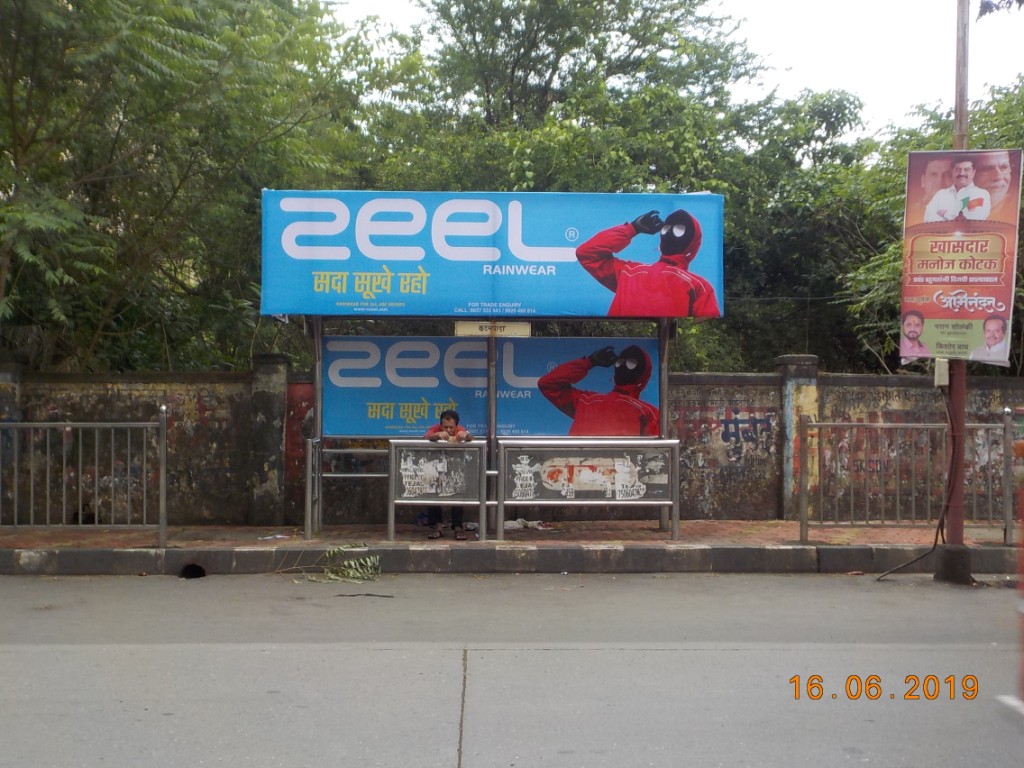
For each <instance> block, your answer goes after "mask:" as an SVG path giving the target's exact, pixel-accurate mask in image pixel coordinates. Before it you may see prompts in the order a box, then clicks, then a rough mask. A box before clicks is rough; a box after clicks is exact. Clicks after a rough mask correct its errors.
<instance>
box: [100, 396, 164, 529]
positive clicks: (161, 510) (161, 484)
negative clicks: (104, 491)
mask: <svg viewBox="0 0 1024 768" xmlns="http://www.w3.org/2000/svg"><path fill="white" fill-rule="evenodd" d="M96 513H97V514H99V507H98V506H97V509H96ZM160 548H161V549H166V548H167V406H166V405H161V406H160Z"/></svg>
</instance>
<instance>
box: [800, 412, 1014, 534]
mask: <svg viewBox="0 0 1024 768" xmlns="http://www.w3.org/2000/svg"><path fill="white" fill-rule="evenodd" d="M966 427H967V434H968V438H969V440H970V443H969V445H970V446H971V450H970V451H968V452H967V455H966V457H965V461H966V462H968V466H967V467H966V469H967V470H968V472H967V480H966V482H967V484H968V488H969V489H970V491H971V495H972V498H971V501H970V504H969V508H968V509H967V518H968V522H970V523H973V524H976V525H988V526H994V525H1002V526H1003V527H1004V531H1006V532H1007V533H1006V537H1012V533H1011V531H1012V528H1013V525H1012V523H1013V504H1012V501H1013V500H1012V495H1013V485H1012V481H1013V476H1012V451H1011V446H1012V423H1011V422H1010V416H1009V415H1006V416H1005V417H1004V420H1003V423H1000V424H968V425H966ZM800 440H801V445H800V450H801V469H800V476H799V477H798V478H797V480H798V481H799V482H800V484H801V486H800V488H799V490H798V493H799V494H800V497H801V498H800V503H801V505H804V504H806V505H807V509H808V522H813V523H816V524H819V525H823V524H851V525H893V524H895V525H915V524H921V523H931V522H934V521H935V520H936V519H937V517H936V511H937V509H939V508H941V506H940V505H942V504H944V502H945V499H944V496H945V490H946V489H945V486H946V478H947V475H948V428H947V425H945V424H914V425H907V424H863V423H848V422H810V421H809V422H808V424H807V425H806V429H805V430H804V429H803V428H801V432H800ZM812 441H816V445H815V448H816V455H817V492H816V494H815V498H816V503H815V504H814V505H811V504H810V499H809V498H807V494H809V493H810V492H811V491H810V488H809V483H808V487H807V488H804V487H803V483H804V482H805V480H806V479H807V478H806V477H805V473H808V472H810V471H811V468H810V467H809V466H808V461H809V457H810V455H811V453H810V451H811V443H812ZM805 449H806V450H807V458H806V459H805V458H804V456H803V451H804V450H805ZM858 473H859V475H858ZM1007 510H1009V511H1007ZM1004 538H1005V537H1004ZM1007 540H1010V539H1007Z"/></svg>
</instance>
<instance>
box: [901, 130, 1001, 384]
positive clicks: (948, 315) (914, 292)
mask: <svg viewBox="0 0 1024 768" xmlns="http://www.w3.org/2000/svg"><path fill="white" fill-rule="evenodd" d="M1020 178H1021V150H1019V149H1009V150H1008V149H979V150H965V151H952V150H950V151H940V152H911V153H910V155H909V158H908V162H907V196H906V219H905V225H904V237H903V290H902V298H901V308H900V357H901V359H902V360H903V361H904V362H905V363H906V362H909V361H912V360H914V359H920V358H936V357H944V358H948V359H960V360H972V361H977V362H984V363H990V364H993V365H1000V366H1007V365H1009V346H1010V338H1009V336H1010V327H1011V323H1012V314H1013V295H1014V288H1015V278H1016V262H1017V227H1018V220H1019V213H1020V194H1021V184H1020Z"/></svg>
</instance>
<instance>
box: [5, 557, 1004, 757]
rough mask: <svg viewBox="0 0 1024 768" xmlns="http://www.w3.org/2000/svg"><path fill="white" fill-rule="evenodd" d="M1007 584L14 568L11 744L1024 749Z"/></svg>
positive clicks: (584, 753) (242, 748)
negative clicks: (330, 576)
mask: <svg viewBox="0 0 1024 768" xmlns="http://www.w3.org/2000/svg"><path fill="white" fill-rule="evenodd" d="M1017 603H1018V597H1017V593H1016V591H1015V590H1013V589H1010V588H1008V587H1007V586H1006V582H1005V581H998V580H995V579H993V580H990V581H988V582H987V585H986V586H982V587H957V586H951V585H945V584H936V583H934V582H933V581H932V580H931V579H930V578H929V577H927V576H895V577H889V578H887V579H886V580H883V581H881V582H878V581H876V580H875V578H874V577H871V576H814V575H799V576H766V575H750V576H747V575H711V574H658V575H627V576H622V575H619V576H598V575H591V576H578V575H563V576H558V575H523V576H513V575H500V576H452V575H407V576H386V577H384V578H382V579H381V580H380V581H377V582H367V583H363V584H351V583H310V582H305V581H296V580H294V579H293V578H292V577H289V576H285V575H280V574H273V575H265V576H220V577H216V576H211V577H207V578H202V579H191V580H184V579H177V578H173V577H153V576H149V577H78V578H49V577H10V576H8V577H4V578H0V766H2V768H41V767H42V766H55V767H56V766H59V767H60V768H72V767H73V766H88V767H89V768H94V767H95V766H105V767H112V768H139V767H140V766H145V767H146V768H163V766H167V768H182V767H183V766H189V767H190V768H191V767H192V766H210V765H224V766H232V767H233V768H234V767H235V766H255V767H257V768H264V767H268V768H269V767H270V766H288V768H306V767H308V768H320V767H321V766H332V767H333V766H342V767H346V768H347V767H348V766H354V767H355V766H358V767H359V768H369V767H374V766H388V767H392V766H393V767H394V768H420V767H426V768H433V767H434V766H438V767H442V766H443V767H444V768H502V767H503V766H510V767H513V766H514V767H522V768H534V767H536V766H558V767H559V768H561V767H565V768H570V767H571V768H576V767H580V768H583V767H586V768H605V767H607V768H613V767H614V768H624V767H628V768H633V767H634V766H659V767H661V766H664V767H665V768H669V767H671V768H678V767H679V766H686V767H687V768H691V767H695V768H703V767H704V766H728V767H729V768H736V767H742V766H765V767H770V768H783V767H786V768H788V767H790V766H804V765H806V766H816V767H822V766H825V767H826V768H827V767H830V766H847V765H876V766H885V767H886V768H898V767H900V766H908V767H909V766H931V765H935V766H971V768H977V767H978V766H985V768H1000V767H1002V766H1006V767H1007V768H1010V767H1011V766H1012V767H1013V768H1019V766H1020V765H1021V760H1022V755H1024V717H1021V716H1020V714H1019V713H1017V712H1014V711H1013V710H1011V709H1010V708H1009V707H1006V706H1005V705H1003V704H1001V703H1000V702H999V701H997V699H996V697H997V696H998V695H1000V694H1015V693H1017V690H1016V686H1017V680H1018V678H1017V675H1018V665H1019V663H1020V658H1021V645H1020V637H1019V633H1018V614H1017ZM915 697H916V698H915Z"/></svg>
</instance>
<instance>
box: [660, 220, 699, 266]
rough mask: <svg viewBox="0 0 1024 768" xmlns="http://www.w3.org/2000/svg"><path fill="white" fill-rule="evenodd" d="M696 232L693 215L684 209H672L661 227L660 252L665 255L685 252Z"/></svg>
mask: <svg viewBox="0 0 1024 768" xmlns="http://www.w3.org/2000/svg"><path fill="white" fill-rule="evenodd" d="M696 233H697V226H696V224H694V221H693V217H692V216H690V214H688V213H687V212H686V211H673V212H672V213H671V214H669V217H668V218H667V219H665V223H664V224H663V225H662V227H661V252H662V253H663V254H665V255H666V256H671V255H673V254H676V253H686V250H687V249H688V248H689V247H690V243H692V242H693V238H694V235H696Z"/></svg>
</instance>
